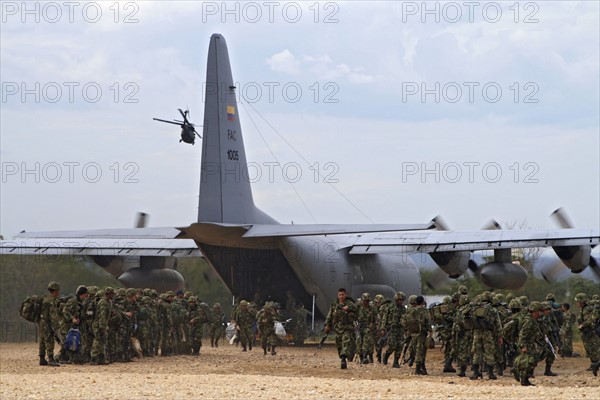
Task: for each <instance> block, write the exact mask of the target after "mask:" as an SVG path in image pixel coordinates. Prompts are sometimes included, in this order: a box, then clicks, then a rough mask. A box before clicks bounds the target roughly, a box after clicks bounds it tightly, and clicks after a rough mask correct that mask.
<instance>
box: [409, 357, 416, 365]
mask: <svg viewBox="0 0 600 400" xmlns="http://www.w3.org/2000/svg"><path fill="white" fill-rule="evenodd" d="M414 363H415V357H414V356H410V358H409V359H408V366H409V367H412V366H413V364H414Z"/></svg>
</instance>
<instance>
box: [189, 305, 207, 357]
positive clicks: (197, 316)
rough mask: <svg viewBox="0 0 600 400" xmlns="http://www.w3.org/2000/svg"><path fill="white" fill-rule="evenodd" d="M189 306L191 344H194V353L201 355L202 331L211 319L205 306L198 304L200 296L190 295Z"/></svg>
mask: <svg viewBox="0 0 600 400" xmlns="http://www.w3.org/2000/svg"><path fill="white" fill-rule="evenodd" d="M188 306H189V325H190V327H191V330H190V337H189V339H188V340H189V341H190V345H191V346H192V355H195V356H199V355H200V349H201V348H202V333H203V327H204V323H205V322H208V321H209V318H208V315H206V311H205V309H204V307H200V306H199V305H198V298H197V297H196V296H190V297H189V298H188Z"/></svg>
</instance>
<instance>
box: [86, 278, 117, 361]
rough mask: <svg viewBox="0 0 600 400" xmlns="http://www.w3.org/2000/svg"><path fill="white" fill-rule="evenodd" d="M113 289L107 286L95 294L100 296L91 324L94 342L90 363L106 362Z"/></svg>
mask: <svg viewBox="0 0 600 400" xmlns="http://www.w3.org/2000/svg"><path fill="white" fill-rule="evenodd" d="M114 293H115V292H114V289H112V288H110V287H108V288H106V289H104V290H99V291H98V292H97V293H96V296H98V297H100V300H99V301H98V304H97V305H96V315H95V318H94V322H93V324H92V326H93V329H94V342H93V344H92V361H91V364H94V365H98V364H108V359H109V354H107V351H108V327H109V320H110V317H111V315H112V312H113V309H112V297H113V295H114Z"/></svg>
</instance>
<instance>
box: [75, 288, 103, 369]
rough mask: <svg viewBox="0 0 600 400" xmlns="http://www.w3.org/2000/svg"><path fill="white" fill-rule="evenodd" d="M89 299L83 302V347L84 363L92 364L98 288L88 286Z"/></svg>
mask: <svg viewBox="0 0 600 400" xmlns="http://www.w3.org/2000/svg"><path fill="white" fill-rule="evenodd" d="M87 289H88V297H87V298H86V299H85V300H84V302H83V307H82V310H81V324H80V326H79V330H80V331H81V346H82V349H81V351H82V354H81V355H82V362H84V363H88V362H90V360H91V358H92V355H91V352H92V343H93V342H94V328H93V323H94V316H95V314H96V292H97V291H98V287H97V286H88V288H87Z"/></svg>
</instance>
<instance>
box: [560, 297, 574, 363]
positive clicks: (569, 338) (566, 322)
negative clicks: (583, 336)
mask: <svg viewBox="0 0 600 400" xmlns="http://www.w3.org/2000/svg"><path fill="white" fill-rule="evenodd" d="M561 308H562V313H563V323H562V326H561V327H560V341H561V343H562V346H561V348H560V355H561V356H562V357H573V326H574V325H575V319H576V317H575V314H573V313H571V305H570V304H569V303H564V304H563V305H562V306H561Z"/></svg>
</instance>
